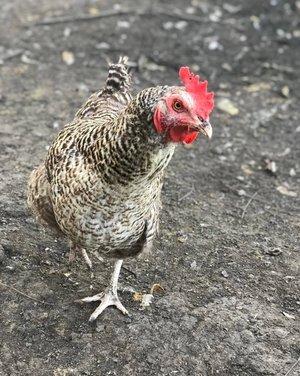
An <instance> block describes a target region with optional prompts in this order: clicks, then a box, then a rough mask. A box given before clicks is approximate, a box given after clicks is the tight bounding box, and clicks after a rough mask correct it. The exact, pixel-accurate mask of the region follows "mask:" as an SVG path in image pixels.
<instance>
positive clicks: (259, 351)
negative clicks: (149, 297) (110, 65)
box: [0, 0, 300, 376]
mask: <svg viewBox="0 0 300 376" xmlns="http://www.w3.org/2000/svg"><path fill="white" fill-rule="evenodd" d="M112 10H114V11H113V12H112ZM122 10H128V12H122ZM99 16H100V17H99ZM82 17H85V18H87V17H88V18H90V19H82ZM299 17H300V3H299V1H296V2H294V1H282V0H271V1H270V0H267V1H259V0H252V1H248V2H246V1H236V0H228V2H223V1H218V0H213V1H212V0H210V1H208V0H207V1H200V0H193V1H191V2H190V1H179V0H175V1H172V2H168V1H158V0H153V1H151V4H150V3H149V2H148V1H146V0H141V1H138V2H136V1H129V0H126V1H122V2H120V4H119V5H118V4H117V3H115V2H112V1H108V0H106V1H89V0H76V1H75V0H74V1H71V0H65V1H62V0H54V1H51V2H50V1H46V0H42V1H34V0H25V1H22V0H14V1H10V2H6V1H4V0H1V14H0V19H1V20H0V35H1V39H0V44H1V45H0V134H1V139H0V144H1V151H0V169H1V181H0V187H1V190H0V219H1V234H0V244H1V246H0V271H1V277H0V307H1V308H0V320H1V336H0V355H1V356H0V375H1V376H2V375H3V376H6V375H12V376H15V375H22V376H23V375H35V376H43V375H55V376H62V375H66V376H69V375H133V376H135V375H160V376H164V375H165V376H169V375H173V374H174V375H197V376H198V375H202V376H215V375H221V376H227V375H228V376H246V375H247V376H248V375H251V376H252V375H253V376H254V375H255V376H267V375H276V376H281V375H282V376H284V375H288V376H296V375H298V374H299V373H298V372H299V363H297V359H298V358H299V325H298V324H299V321H298V323H297V312H299V304H300V302H299V297H297V293H298V292H299V290H297V278H296V276H297V266H299V264H298V265H297V251H299V229H300V217H299V207H300V204H299V196H300V191H299V180H300V147H299V144H300V127H299V119H300V114H299V99H300V98H299V94H300V92H299V71H300V70H299V68H300V66H299V65H300V64H299V55H298V53H299V37H300V25H299ZM52 20H56V21H57V20H59V21H60V22H52ZM297 48H298V51H297ZM121 54H126V55H128V56H129V58H130V62H131V65H132V72H133V75H134V86H135V89H136V90H139V89H141V88H144V87H147V86H150V85H156V84H176V83H177V82H178V78H177V70H178V67H179V66H181V65H189V66H191V67H193V69H194V70H196V71H198V72H199V73H200V74H201V75H202V76H203V77H205V78H207V79H208V80H209V85H210V89H212V90H214V91H215V93H216V110H215V111H214V113H213V116H212V117H211V123H212V124H213V127H214V135H213V139H212V141H211V142H207V140H205V139H200V140H199V141H197V143H195V144H194V145H193V146H192V147H191V148H185V147H183V146H181V147H178V150H177V151H176V154H175V156H174V158H173V160H172V162H171V164H170V166H169V168H168V171H167V174H166V179H165V185H164V188H163V203H164V209H163V211H162V223H161V233H160V236H159V238H158V239H157V242H156V247H155V250H154V252H153V253H152V255H150V256H149V257H148V259H146V260H145V259H143V260H128V261H126V263H125V267H126V269H123V270H122V274H121V278H120V282H121V287H123V288H124V291H121V292H120V298H121V300H122V302H123V303H124V305H125V306H126V307H127V308H128V310H129V311H130V317H125V316H122V314H121V313H120V312H118V311H117V310H115V309H114V308H111V309H107V310H106V311H105V313H104V314H103V315H102V316H101V317H100V318H99V319H98V320H97V322H96V323H95V324H93V325H91V324H89V323H88V317H89V315H90V314H91V312H92V309H93V306H91V305H83V306H80V305H79V304H78V303H75V302H74V301H75V300H76V299H78V298H79V297H83V296H85V295H87V294H90V293H91V292H92V291H95V292H98V291H100V289H102V288H103V287H104V286H105V285H106V284H107V281H108V278H109V275H110V273H111V270H112V269H111V268H112V266H111V264H110V263H109V262H107V261H104V262H101V261H99V260H98V259H97V258H95V257H94V256H93V260H94V264H95V271H94V272H95V277H94V279H91V278H90V273H89V271H88V270H87V268H86V266H85V264H84V263H83V261H82V260H80V259H78V260H77V261H76V262H75V263H73V264H70V263H69V262H68V258H67V250H68V249H67V243H66V241H65V240H61V239H55V238H54V237H53V236H52V235H51V234H50V233H47V232H44V231H43V230H42V229H41V228H40V227H39V226H38V225H37V224H36V223H35V222H34V220H33V219H32V217H31V216H30V214H29V213H28V211H27V209H26V181H27V179H28V174H29V173H30V171H31V170H32V169H33V168H34V167H35V166H37V165H38V164H39V163H40V161H41V160H42V159H43V157H44V155H45V153H46V149H47V147H48V146H49V144H50V143H51V140H52V138H53V137H54V135H55V134H56V132H57V131H58V130H59V129H60V128H61V127H62V126H63V125H64V124H65V123H67V122H68V121H70V120H71V119H72V116H73V115H74V113H75V111H76V109H77V108H78V107H79V105H80V104H81V103H82V102H83V101H84V100H85V99H86V98H87V97H88V95H89V93H91V92H93V91H95V90H97V89H99V88H100V87H101V85H102V83H103V81H104V80H105V75H106V66H107V63H106V61H107V59H111V60H115V59H117V57H118V56H119V55H121ZM155 283H158V284H160V285H161V286H162V287H163V289H164V290H163V291H155V292H154V293H153V294H154V299H153V303H152V304H151V305H150V306H149V307H147V308H145V309H142V308H141V306H140V302H139V301H136V300H134V295H133V293H131V292H128V291H126V287H130V288H132V290H135V291H136V292H141V293H149V291H150V288H151V286H152V285H153V284H155ZM91 290H92V291H91ZM135 296H136V295H135Z"/></svg>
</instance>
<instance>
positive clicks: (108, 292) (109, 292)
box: [80, 260, 128, 321]
mask: <svg viewBox="0 0 300 376" xmlns="http://www.w3.org/2000/svg"><path fill="white" fill-rule="evenodd" d="M122 263H123V260H118V261H116V263H115V269H114V272H113V274H112V277H111V280H110V284H109V286H108V287H107V288H106V289H105V291H104V292H102V293H100V294H96V295H93V296H88V297H87V298H83V299H80V302H83V303H89V302H95V301H98V300H100V301H101V304H100V305H99V307H97V308H96V309H95V311H94V312H93V313H92V315H91V316H90V319H89V321H94V320H96V318H97V317H98V316H99V315H100V314H101V313H102V312H103V311H104V310H105V308H107V307H108V306H111V305H114V306H116V307H117V308H118V309H119V310H120V311H121V312H122V313H123V314H124V315H127V314H128V312H127V309H126V308H125V307H124V306H123V304H122V303H121V302H120V300H119V298H118V292H117V289H118V279H119V274H120V270H121V266H122Z"/></svg>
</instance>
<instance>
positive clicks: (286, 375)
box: [284, 358, 300, 376]
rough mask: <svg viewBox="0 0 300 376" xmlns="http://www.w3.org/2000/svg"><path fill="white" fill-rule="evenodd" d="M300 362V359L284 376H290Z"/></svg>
mask: <svg viewBox="0 0 300 376" xmlns="http://www.w3.org/2000/svg"><path fill="white" fill-rule="evenodd" d="M299 361H300V358H298V360H296V362H295V363H294V364H293V365H292V367H291V368H290V369H289V370H288V371H287V373H285V374H284V376H288V375H289V374H290V373H291V372H292V370H293V369H294V368H295V367H296V365H297V364H298V363H299Z"/></svg>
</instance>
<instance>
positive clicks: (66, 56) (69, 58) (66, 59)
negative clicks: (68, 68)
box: [61, 51, 75, 65]
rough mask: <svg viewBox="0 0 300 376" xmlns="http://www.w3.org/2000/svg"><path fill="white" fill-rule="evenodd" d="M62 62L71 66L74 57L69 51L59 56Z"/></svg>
mask: <svg viewBox="0 0 300 376" xmlns="http://www.w3.org/2000/svg"><path fill="white" fill-rule="evenodd" d="M61 58H62V60H63V62H64V63H65V64H67V65H72V64H74V62H75V56H74V54H73V52H71V51H63V53H62V54H61Z"/></svg>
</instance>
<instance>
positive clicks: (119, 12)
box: [34, 9, 203, 26]
mask: <svg viewBox="0 0 300 376" xmlns="http://www.w3.org/2000/svg"><path fill="white" fill-rule="evenodd" d="M131 14H132V15H136V16H140V17H149V16H152V17H158V16H161V15H163V16H166V17H171V18H176V19H181V20H185V21H190V22H203V19H202V18H201V17H198V16H193V15H191V14H182V13H178V12H168V11H166V10H164V9H158V10H157V11H156V12H153V11H151V10H147V11H138V10H134V9H124V10H107V11H103V12H102V13H100V14H97V15H96V16H90V15H84V16H79V17H55V18H46V19H44V20H43V21H39V22H36V23H35V24H34V25H35V26H44V25H56V24H61V23H70V22H86V21H94V20H99V19H101V18H108V17H116V16H126V15H131Z"/></svg>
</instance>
